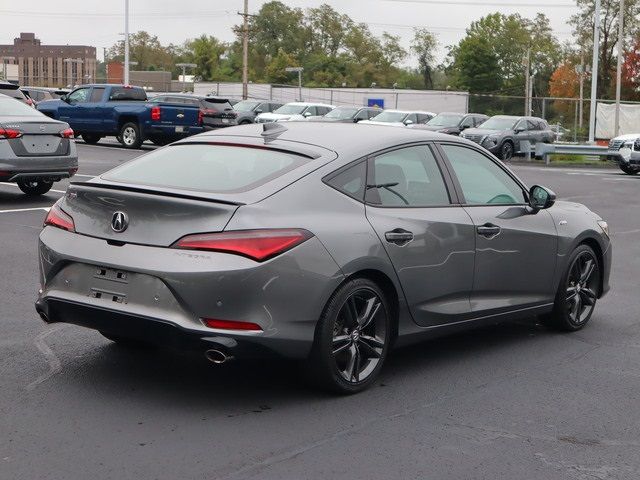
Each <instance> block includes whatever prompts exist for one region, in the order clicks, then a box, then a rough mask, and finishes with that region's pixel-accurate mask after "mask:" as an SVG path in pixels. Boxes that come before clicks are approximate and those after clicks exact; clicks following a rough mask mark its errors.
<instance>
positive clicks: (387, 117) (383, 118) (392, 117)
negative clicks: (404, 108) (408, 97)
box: [371, 112, 407, 122]
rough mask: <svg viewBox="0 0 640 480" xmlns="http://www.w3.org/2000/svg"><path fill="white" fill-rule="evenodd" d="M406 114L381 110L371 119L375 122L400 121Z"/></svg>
mask: <svg viewBox="0 0 640 480" xmlns="http://www.w3.org/2000/svg"><path fill="white" fill-rule="evenodd" d="M406 116H407V113H406V112H382V113H380V114H378V115H376V116H375V117H373V118H372V119H371V120H373V121H375V122H402V120H404V117H406Z"/></svg>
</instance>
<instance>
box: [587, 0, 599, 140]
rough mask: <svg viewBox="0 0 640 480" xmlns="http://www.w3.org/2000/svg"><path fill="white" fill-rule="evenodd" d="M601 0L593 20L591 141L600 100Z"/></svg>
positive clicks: (597, 1)
mask: <svg viewBox="0 0 640 480" xmlns="http://www.w3.org/2000/svg"><path fill="white" fill-rule="evenodd" d="M599 57H600V0H596V11H595V18H594V22H593V62H592V64H591V105H590V109H589V143H593V142H594V141H595V136H596V101H597V100H598V70H599V68H598V61H599V60H600V58H599Z"/></svg>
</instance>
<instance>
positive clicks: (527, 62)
mask: <svg viewBox="0 0 640 480" xmlns="http://www.w3.org/2000/svg"><path fill="white" fill-rule="evenodd" d="M524 68H525V70H524V114H525V116H526V115H528V112H529V83H530V82H531V79H530V71H531V48H527V56H526V57H524Z"/></svg>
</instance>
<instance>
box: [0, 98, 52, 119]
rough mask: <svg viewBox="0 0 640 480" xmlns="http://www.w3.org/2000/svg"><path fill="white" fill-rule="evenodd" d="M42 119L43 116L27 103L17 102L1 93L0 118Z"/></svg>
mask: <svg viewBox="0 0 640 480" xmlns="http://www.w3.org/2000/svg"><path fill="white" fill-rule="evenodd" d="M5 116H6V117H42V116H43V114H42V113H40V112H39V111H37V110H36V109H35V108H32V107H30V106H29V105H27V104H26V103H22V102H17V101H15V100H14V99H13V98H8V97H5V96H4V95H2V93H0V117H5Z"/></svg>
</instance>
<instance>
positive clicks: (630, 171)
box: [620, 165, 640, 175]
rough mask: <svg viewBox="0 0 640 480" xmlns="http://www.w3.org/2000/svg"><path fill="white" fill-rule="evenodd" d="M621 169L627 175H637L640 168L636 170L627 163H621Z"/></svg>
mask: <svg viewBox="0 0 640 480" xmlns="http://www.w3.org/2000/svg"><path fill="white" fill-rule="evenodd" d="M620 170H622V171H623V172H624V173H626V174H627V175H635V174H636V173H638V171H640V170H636V169H634V168H630V167H628V166H627V165H620Z"/></svg>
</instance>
